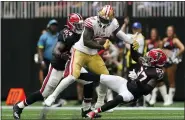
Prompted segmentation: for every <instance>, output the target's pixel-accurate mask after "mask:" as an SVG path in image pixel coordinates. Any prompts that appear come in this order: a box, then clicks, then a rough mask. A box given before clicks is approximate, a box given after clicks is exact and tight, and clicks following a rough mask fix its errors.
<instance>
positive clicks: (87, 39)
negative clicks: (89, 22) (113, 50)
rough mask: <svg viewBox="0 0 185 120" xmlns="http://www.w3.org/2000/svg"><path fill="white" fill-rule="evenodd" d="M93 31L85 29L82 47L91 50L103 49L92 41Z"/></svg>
mask: <svg viewBox="0 0 185 120" xmlns="http://www.w3.org/2000/svg"><path fill="white" fill-rule="evenodd" d="M93 36H94V31H93V30H92V29H90V28H88V27H85V30H84V33H83V40H84V45H85V46H87V47H89V48H92V49H104V47H103V46H102V45H100V44H98V43H97V42H96V41H93Z"/></svg>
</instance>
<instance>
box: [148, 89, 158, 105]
mask: <svg viewBox="0 0 185 120" xmlns="http://www.w3.org/2000/svg"><path fill="white" fill-rule="evenodd" d="M157 92H158V87H155V88H154V89H153V90H152V94H151V99H150V101H149V104H150V105H154V104H155V103H156V99H157Z"/></svg>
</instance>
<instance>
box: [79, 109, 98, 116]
mask: <svg viewBox="0 0 185 120" xmlns="http://www.w3.org/2000/svg"><path fill="white" fill-rule="evenodd" d="M91 111H92V110H91V109H89V110H86V111H84V110H83V108H82V109H81V116H82V118H87V117H88V116H87V114H88V113H89V112H91ZM94 118H101V115H100V114H96V115H95V116H94Z"/></svg>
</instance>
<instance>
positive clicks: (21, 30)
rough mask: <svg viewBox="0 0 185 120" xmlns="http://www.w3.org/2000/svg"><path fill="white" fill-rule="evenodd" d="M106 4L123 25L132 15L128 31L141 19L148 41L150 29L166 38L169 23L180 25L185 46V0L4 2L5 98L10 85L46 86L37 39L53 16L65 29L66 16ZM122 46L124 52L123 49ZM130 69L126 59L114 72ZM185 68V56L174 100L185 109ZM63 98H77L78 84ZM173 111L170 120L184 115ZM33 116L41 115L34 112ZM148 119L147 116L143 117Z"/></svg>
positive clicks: (178, 29)
mask: <svg viewBox="0 0 185 120" xmlns="http://www.w3.org/2000/svg"><path fill="white" fill-rule="evenodd" d="M106 4H110V5H112V6H113V8H114V9H115V16H116V18H117V19H118V21H119V23H120V25H122V24H123V23H124V17H126V16H128V17H129V18H130V24H129V27H128V28H127V32H131V25H132V23H133V22H140V23H141V24H142V34H143V35H144V36H145V39H148V38H149V37H150V30H151V28H154V27H155V28H157V29H158V31H159V35H160V38H161V39H163V38H164V37H165V36H166V27H167V26H169V25H174V26H175V28H176V34H177V36H178V38H179V39H180V40H181V42H182V43H183V44H185V2H183V1H181V2H177V1H174V2H171V1H170V2H144V1H143V2H126V1H124V2H122V1H119V2H116V1H115V2H98V1H97V2H65V1H58V2H57V1H56V2H41V1H40V2H39V1H38V2H31V1H26V2H11V1H6V2H1V36H2V37H1V42H2V46H1V48H2V49H1V50H2V64H1V65H2V85H1V86H2V89H1V100H2V101H5V100H6V98H7V96H8V92H9V90H10V88H23V89H24V91H25V93H26V95H28V94H30V93H31V92H34V91H35V90H38V89H39V88H40V86H41V85H40V82H39V74H38V73H39V66H38V64H36V63H35V61H34V54H35V53H37V42H38V39H39V37H40V35H41V32H42V30H44V29H45V28H46V25H47V23H48V21H49V20H51V19H53V18H54V19H56V20H57V21H58V23H59V30H61V29H62V28H63V27H64V25H65V24H66V18H67V15H68V14H69V13H73V12H77V13H80V14H81V15H82V16H83V17H84V18H87V17H89V16H94V15H96V13H97V10H98V9H99V8H100V7H101V6H103V5H106ZM115 44H116V43H115ZM119 49H120V50H121V49H122V48H119ZM123 54H124V53H121V56H122V58H121V59H123V60H126V58H125V57H124V55H123ZM121 64H122V63H121ZM125 68H126V63H124V62H123V65H122V68H121V69H119V67H116V68H115V69H116V70H115V69H114V70H113V73H114V74H119V75H123V73H124V72H125V71H124V70H125ZM184 68H185V60H184V57H183V61H182V62H181V63H180V64H179V65H178V69H177V74H176V81H175V82H176V93H175V98H174V100H175V101H176V103H175V104H174V106H175V107H184V104H183V102H184V100H185V97H184V95H185V92H184V80H185V69H184ZM112 69H113V68H112ZM165 82H166V84H167V85H168V80H165ZM74 88H75V89H74ZM62 96H63V98H65V99H67V100H76V99H77V92H76V84H73V85H71V86H70V87H69V88H68V89H67V90H65V91H64V93H62ZM158 100H162V99H161V97H160V96H159V97H158ZM2 105H5V103H4V102H3V104H2ZM37 105H40V104H37ZM161 105H162V104H158V105H157V106H158V107H159V106H161ZM6 112H7V111H6V110H5V111H4V114H5V113H6ZM8 112H10V111H8ZM8 112H7V113H8ZM27 112H28V114H27V115H29V111H27ZM36 112H37V111H36ZM135 113H137V112H135ZM155 113H156V112H154V114H155ZM167 113H168V115H169V118H166V119H170V114H171V115H175V116H181V117H180V118H181V119H182V115H183V113H182V112H181V111H180V112H177V113H174V112H172V113H170V112H167ZM173 113H174V114H173ZM178 113H179V114H178ZM32 114H36V113H34V112H33V111H32ZM66 114H67V113H66ZM75 114H76V113H75ZM105 114H106V113H105ZM127 114H129V113H127ZM138 114H139V113H138ZM141 114H142V113H141ZM152 114H153V113H152V112H151V113H150V115H151V116H152ZM53 115H54V113H53ZM58 115H59V113H58ZM61 115H62V113H61ZM143 115H144V113H143ZM150 115H149V116H150ZM161 115H163V113H161ZM7 116H8V115H7ZM7 116H6V115H5V116H4V118H6V119H8V118H11V117H9V116H8V117H7ZM117 116H119V117H120V116H121V113H119V114H117ZM130 116H132V114H130ZM73 117H74V116H73ZM108 117H110V116H108ZM108 117H107V118H108ZM126 117H127V116H126ZM155 117H156V116H155ZM144 118H145V117H143V118H142V119H144ZM151 118H152V117H151ZM172 118H173V116H171V119H172ZM180 118H179V119H180ZM56 119H57V118H56ZM120 119H121V117H120ZM133 119H135V118H133ZM159 119H160V118H159ZM174 119H175V117H174Z"/></svg>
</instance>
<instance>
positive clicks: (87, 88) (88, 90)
mask: <svg viewBox="0 0 185 120" xmlns="http://www.w3.org/2000/svg"><path fill="white" fill-rule="evenodd" d="M83 95H84V99H83V103H82V108H83V110H84V111H86V110H89V109H90V108H91V101H92V95H93V83H90V84H86V85H84V90H83Z"/></svg>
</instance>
